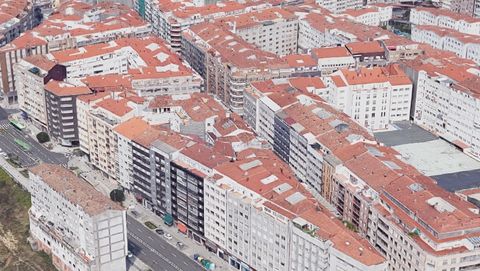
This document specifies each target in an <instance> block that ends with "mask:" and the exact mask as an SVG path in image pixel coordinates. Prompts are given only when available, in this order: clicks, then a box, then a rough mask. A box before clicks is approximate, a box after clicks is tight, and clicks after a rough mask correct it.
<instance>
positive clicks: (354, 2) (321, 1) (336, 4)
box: [315, 0, 363, 14]
mask: <svg viewBox="0 0 480 271" xmlns="http://www.w3.org/2000/svg"><path fill="white" fill-rule="evenodd" d="M315 3H317V4H318V5H319V6H321V7H322V8H325V9H327V10H328V11H330V12H331V13H334V14H337V13H342V12H345V11H346V10H348V9H356V8H360V7H362V6H363V1H359V0H339V1H337V0H316V1H315Z"/></svg>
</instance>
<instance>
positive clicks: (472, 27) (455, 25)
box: [410, 7, 480, 36]
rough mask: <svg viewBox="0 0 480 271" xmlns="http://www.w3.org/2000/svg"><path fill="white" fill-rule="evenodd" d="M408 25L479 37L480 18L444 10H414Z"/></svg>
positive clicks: (421, 8) (411, 12)
mask: <svg viewBox="0 0 480 271" xmlns="http://www.w3.org/2000/svg"><path fill="white" fill-rule="evenodd" d="M410 23H412V24H414V25H432V26H438V27H443V28H449V29H452V30H455V31H458V32H460V33H464V34H469V35H477V36H479V35H480V18H473V17H471V16H469V15H462V14H459V13H456V12H453V11H449V10H445V9H437V8H423V7H420V8H414V9H412V10H411V11H410Z"/></svg>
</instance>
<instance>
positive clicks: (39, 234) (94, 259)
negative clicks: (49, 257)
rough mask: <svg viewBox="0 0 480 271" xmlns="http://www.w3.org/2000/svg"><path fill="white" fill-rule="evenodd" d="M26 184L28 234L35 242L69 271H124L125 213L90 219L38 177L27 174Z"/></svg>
mask: <svg viewBox="0 0 480 271" xmlns="http://www.w3.org/2000/svg"><path fill="white" fill-rule="evenodd" d="M30 180H31V181H32V183H31V184H32V185H31V187H30V189H29V191H30V193H31V194H32V199H31V201H32V207H31V209H30V221H31V223H30V225H31V228H30V230H31V235H32V236H33V237H34V238H35V239H36V240H38V241H39V242H41V243H42V244H43V246H45V247H47V248H49V250H50V251H51V252H52V253H53V254H54V255H55V256H56V258H58V259H60V260H61V261H62V262H63V264H65V265H66V266H67V267H68V268H70V269H71V270H75V271H77V270H78V271H110V270H119V271H121V270H126V262H125V256H126V253H127V231H126V230H127V228H126V213H125V211H118V210H107V211H104V212H101V213H99V214H98V215H95V216H90V215H89V214H88V213H86V212H84V211H83V208H82V207H81V206H79V205H75V204H73V203H72V202H70V201H69V200H68V199H66V198H64V196H63V195H62V194H60V193H58V192H56V191H55V190H53V189H52V188H51V187H50V186H48V185H47V184H46V183H45V182H43V180H41V178H40V177H39V176H36V175H34V174H30ZM53 233H55V234H53ZM59 236H63V238H62V239H60V238H59ZM85 259H88V260H85Z"/></svg>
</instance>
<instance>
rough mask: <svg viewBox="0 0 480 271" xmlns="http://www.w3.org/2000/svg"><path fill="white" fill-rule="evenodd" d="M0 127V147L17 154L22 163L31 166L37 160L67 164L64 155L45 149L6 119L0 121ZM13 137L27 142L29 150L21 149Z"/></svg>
mask: <svg viewBox="0 0 480 271" xmlns="http://www.w3.org/2000/svg"><path fill="white" fill-rule="evenodd" d="M0 127H1V131H0V137H2V140H1V142H0V148H2V149H4V151H5V152H7V153H12V154H15V155H17V156H18V157H19V159H20V162H21V163H22V165H24V166H32V165H34V164H36V163H38V162H39V161H43V162H46V163H52V164H62V165H66V164H67V161H68V159H67V157H65V155H63V154H60V153H54V152H51V151H49V150H47V149H46V148H44V147H43V146H42V145H41V144H40V143H38V142H37V141H36V140H35V139H33V138H31V137H30V136H29V135H27V134H25V133H23V132H21V131H19V130H17V129H16V128H15V127H13V126H12V125H11V124H10V123H9V122H8V121H0ZM15 139H21V140H23V141H25V142H26V143H28V144H29V145H30V147H31V148H30V150H29V151H25V150H23V149H22V148H21V147H20V146H19V145H18V144H16V143H15ZM2 146H3V147H2Z"/></svg>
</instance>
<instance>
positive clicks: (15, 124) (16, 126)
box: [10, 119, 25, 131]
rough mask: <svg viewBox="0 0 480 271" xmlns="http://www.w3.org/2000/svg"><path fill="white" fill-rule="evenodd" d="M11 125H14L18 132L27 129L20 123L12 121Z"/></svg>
mask: <svg viewBox="0 0 480 271" xmlns="http://www.w3.org/2000/svg"><path fill="white" fill-rule="evenodd" d="M10 124H11V125H13V127H15V128H17V129H18V130H20V131H21V130H23V129H25V125H23V124H21V123H20V122H18V121H16V120H13V119H10Z"/></svg>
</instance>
